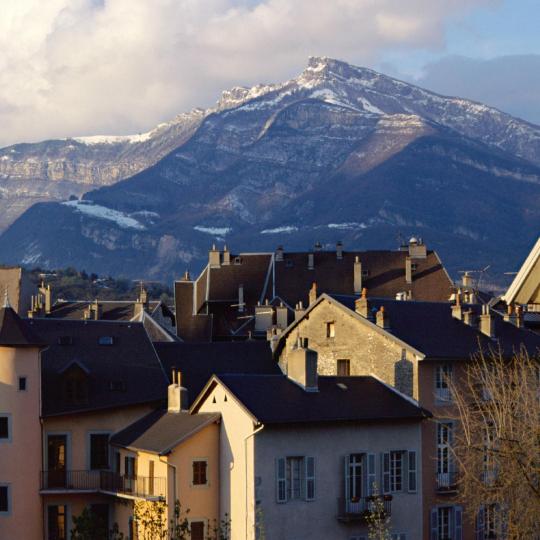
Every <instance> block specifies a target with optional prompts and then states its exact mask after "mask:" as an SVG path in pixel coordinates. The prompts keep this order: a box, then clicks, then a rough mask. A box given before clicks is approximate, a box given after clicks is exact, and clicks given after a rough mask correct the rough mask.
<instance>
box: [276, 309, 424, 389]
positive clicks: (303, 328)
mask: <svg viewBox="0 0 540 540" xmlns="http://www.w3.org/2000/svg"><path fill="white" fill-rule="evenodd" d="M327 322H334V325H335V337H333V338H328V337H327V336H326V323H327ZM391 326H392V321H391V320H390V328H391ZM298 336H301V337H303V338H308V340H309V348H310V349H313V350H315V351H317V355H318V358H317V371H318V373H319V375H336V373H337V361H338V360H341V359H346V360H350V370H351V372H350V374H351V375H370V374H375V375H377V376H378V377H380V378H381V379H382V380H383V381H385V382H386V383H388V384H390V385H392V386H394V387H395V388H397V389H398V390H400V391H401V392H403V393H405V394H408V395H410V396H412V397H414V398H415V399H418V376H417V375H418V361H417V359H416V358H415V356H414V354H412V353H411V352H410V351H409V350H406V349H404V347H403V346H402V345H401V344H399V343H396V341H395V340H394V339H392V337H390V336H385V335H384V334H382V333H381V332H379V331H377V329H375V328H373V327H370V326H369V325H368V324H365V322H364V321H359V320H358V319H357V318H356V317H355V316H354V315H353V314H352V313H348V312H347V311H346V310H344V309H342V308H340V307H338V306H336V305H335V304H332V303H330V302H329V301H328V300H323V301H322V302H321V303H320V304H318V305H317V306H316V307H315V308H314V309H313V310H312V311H311V312H310V313H309V314H308V317H306V318H305V319H303V320H301V321H300V323H299V324H298V326H297V327H296V328H295V329H294V330H293V331H292V332H291V333H290V334H289V335H288V336H287V337H286V341H285V345H284V347H283V349H282V352H281V354H280V358H279V363H280V365H281V367H282V368H283V370H284V371H285V373H286V372H287V361H288V357H289V355H290V354H291V351H292V350H293V349H294V347H295V346H296V342H297V339H298Z"/></svg>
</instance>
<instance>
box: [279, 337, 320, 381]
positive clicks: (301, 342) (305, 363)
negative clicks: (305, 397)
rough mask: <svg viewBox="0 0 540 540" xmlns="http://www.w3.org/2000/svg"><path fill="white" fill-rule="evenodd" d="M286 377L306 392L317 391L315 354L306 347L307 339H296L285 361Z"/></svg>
mask: <svg viewBox="0 0 540 540" xmlns="http://www.w3.org/2000/svg"><path fill="white" fill-rule="evenodd" d="M287 376H288V377H289V379H291V380H293V381H294V382H296V383H297V384H299V385H300V386H301V387H302V388H303V389H304V390H305V391H306V392H317V391H318V375H317V352H316V351H314V350H312V349H310V348H309V347H308V339H307V338H300V337H299V338H298V341H297V344H296V347H295V348H294V349H293V350H292V351H291V352H290V354H289V355H288V360H287Z"/></svg>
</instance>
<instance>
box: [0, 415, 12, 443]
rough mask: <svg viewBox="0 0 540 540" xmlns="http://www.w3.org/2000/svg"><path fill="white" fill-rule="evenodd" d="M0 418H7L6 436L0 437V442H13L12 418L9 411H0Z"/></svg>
mask: <svg viewBox="0 0 540 540" xmlns="http://www.w3.org/2000/svg"><path fill="white" fill-rule="evenodd" d="M0 418H7V429H8V436H7V437H6V438H1V439H0V444H10V443H12V442H13V418H12V416H11V413H0Z"/></svg>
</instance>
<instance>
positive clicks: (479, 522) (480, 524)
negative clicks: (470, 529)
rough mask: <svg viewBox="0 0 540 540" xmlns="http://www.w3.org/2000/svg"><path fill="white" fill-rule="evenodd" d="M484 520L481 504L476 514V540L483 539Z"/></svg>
mask: <svg viewBox="0 0 540 540" xmlns="http://www.w3.org/2000/svg"><path fill="white" fill-rule="evenodd" d="M484 520H485V511H484V507H483V506H481V507H480V510H478V514H477V515H476V540H484V534H485V533H484Z"/></svg>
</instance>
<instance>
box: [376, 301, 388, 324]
mask: <svg viewBox="0 0 540 540" xmlns="http://www.w3.org/2000/svg"><path fill="white" fill-rule="evenodd" d="M376 319H377V326H380V327H381V328H384V329H385V330H389V329H390V318H389V317H388V313H387V311H386V310H385V309H384V306H381V307H380V308H379V311H377V315H376Z"/></svg>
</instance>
